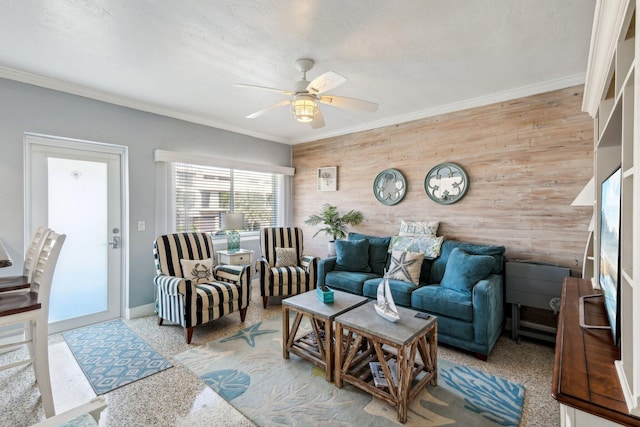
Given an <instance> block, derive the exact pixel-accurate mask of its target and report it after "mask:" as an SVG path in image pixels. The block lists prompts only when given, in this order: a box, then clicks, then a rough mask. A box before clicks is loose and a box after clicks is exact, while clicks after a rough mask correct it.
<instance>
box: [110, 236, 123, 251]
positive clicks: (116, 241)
mask: <svg viewBox="0 0 640 427" xmlns="http://www.w3.org/2000/svg"><path fill="white" fill-rule="evenodd" d="M121 242H122V239H121V238H120V236H113V240H112V241H111V242H109V245H111V247H112V248H113V249H118V248H119V247H120V243H121Z"/></svg>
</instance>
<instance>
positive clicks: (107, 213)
mask: <svg viewBox="0 0 640 427" xmlns="http://www.w3.org/2000/svg"><path fill="white" fill-rule="evenodd" d="M25 144H26V156H25V160H26V167H25V170H26V171H27V172H26V176H25V184H26V187H27V188H26V197H27V203H28V206H27V212H26V213H27V216H28V218H27V221H26V224H27V227H26V229H27V230H26V235H31V234H32V233H33V231H34V230H35V229H36V228H37V227H38V226H39V225H46V226H48V227H50V228H52V229H53V230H55V231H56V232H58V233H64V234H66V235H67V238H66V241H65V244H64V246H63V248H62V252H61V253H60V257H59V259H58V264H57V266H56V271H55V275H54V279H53V283H52V286H51V299H50V305H49V331H50V333H57V332H61V331H65V330H69V329H73V328H77V327H81V326H86V325H89V324H93V323H98V322H103V321H106V320H111V319H116V318H119V317H120V316H121V312H122V306H123V303H122V295H125V291H126V290H125V289H124V288H125V283H126V280H125V275H124V274H123V272H124V271H125V268H126V257H125V253H126V246H123V244H124V243H125V242H126V237H127V233H126V229H125V227H126V221H125V218H126V214H125V213H126V210H125V209H126V206H125V205H126V203H125V201H124V198H123V194H126V191H125V188H124V187H123V184H124V183H126V179H125V175H124V171H126V147H120V146H113V145H107V144H98V143H91V142H85V141H77V140H69V139H63V138H55V137H48V136H41V135H26V137H25Z"/></svg>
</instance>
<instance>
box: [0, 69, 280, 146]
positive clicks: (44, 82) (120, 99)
mask: <svg viewBox="0 0 640 427" xmlns="http://www.w3.org/2000/svg"><path fill="white" fill-rule="evenodd" d="M0 78H6V79H9V80H15V81H19V82H22V83H27V84H31V85H34V86H40V87H44V88H46V89H53V90H57V91H60V92H65V93H70V94H72V95H78V96H82V97H85V98H90V99H95V100H97V101H103V102H108V103H109V104H115V105H119V106H121V107H127V108H132V109H134V110H140V111H145V112H147V113H153V114H159V115H161V116H166V117H171V118H174V119H179V120H184V121H187V122H191V123H197V124H201V125H205V126H210V127H214V128H218V129H222V130H227V131H230V132H235V133H239V134H242V135H247V136H252V137H254V138H260V139H266V140H268V141H274V142H281V143H284V144H290V141H288V140H287V139H285V138H278V137H275V136H273V135H268V134H264V133H260V132H253V131H249V130H247V129H242V128H238V127H235V126H229V125H227V124H224V123H220V122H217V121H214V120H210V119H208V118H205V117H201V116H199V115H197V114H188V113H182V112H179V111H175V110H172V109H169V108H164V107H160V106H158V105H154V104H149V103H146V102H142V101H138V100H135V99H132V98H128V97H126V96H121V95H115V94H113V93H109V92H106V91H102V90H99V89H94V88H90V87H87V86H83V85H79V84H76V83H70V82H66V81H63V80H58V79H54V78H51V77H45V76H41V75H38V74H32V73H28V72H25V71H20V70H15V69H13V68H9V67H4V66H1V65H0Z"/></svg>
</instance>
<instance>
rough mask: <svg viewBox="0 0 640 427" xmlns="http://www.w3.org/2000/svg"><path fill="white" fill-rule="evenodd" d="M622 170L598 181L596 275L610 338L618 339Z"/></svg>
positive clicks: (617, 342) (616, 340) (615, 342)
mask: <svg viewBox="0 0 640 427" xmlns="http://www.w3.org/2000/svg"><path fill="white" fill-rule="evenodd" d="M621 185H622V171H621V169H620V168H618V169H616V170H615V171H614V172H613V173H612V174H611V175H610V176H609V177H608V178H607V179H605V180H604V181H603V182H602V187H601V190H602V191H601V199H600V201H601V204H600V277H599V284H600V288H601V289H602V293H603V294H604V301H605V302H604V304H605V308H606V310H607V316H608V317H609V323H610V325H611V333H612V334H613V342H614V344H615V345H619V343H620V316H619V314H620V205H621V198H620V187H621Z"/></svg>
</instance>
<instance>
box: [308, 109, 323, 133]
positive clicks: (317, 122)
mask: <svg viewBox="0 0 640 427" xmlns="http://www.w3.org/2000/svg"><path fill="white" fill-rule="evenodd" d="M311 127H312V128H314V129H319V128H321V127H324V117H322V113H321V112H320V109H319V108H318V109H316V113H315V114H314V115H313V120H311Z"/></svg>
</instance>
